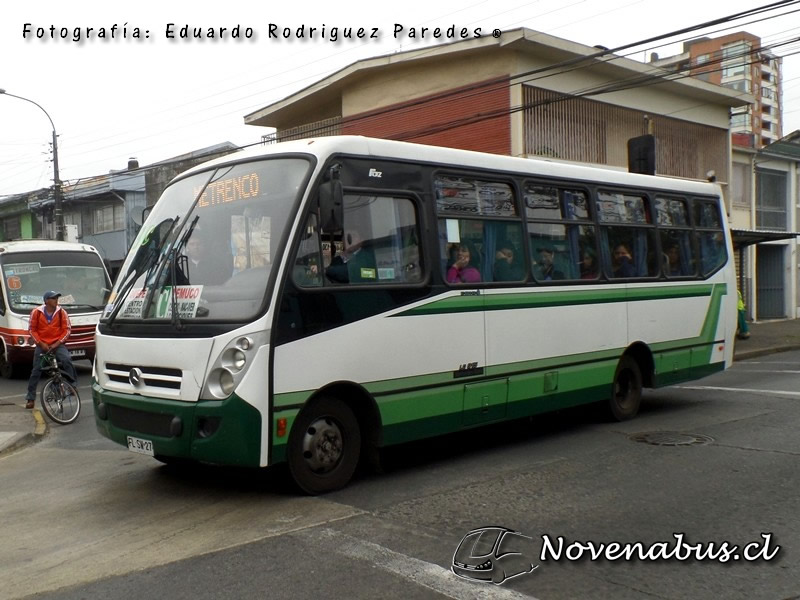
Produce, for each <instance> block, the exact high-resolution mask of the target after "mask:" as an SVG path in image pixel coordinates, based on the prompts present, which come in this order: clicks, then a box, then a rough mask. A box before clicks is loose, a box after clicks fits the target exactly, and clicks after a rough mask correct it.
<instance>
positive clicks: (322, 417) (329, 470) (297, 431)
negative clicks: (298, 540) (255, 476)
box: [287, 397, 361, 494]
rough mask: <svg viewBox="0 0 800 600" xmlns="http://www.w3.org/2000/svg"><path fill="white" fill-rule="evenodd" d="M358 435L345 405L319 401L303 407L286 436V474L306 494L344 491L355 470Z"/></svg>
mask: <svg viewBox="0 0 800 600" xmlns="http://www.w3.org/2000/svg"><path fill="white" fill-rule="evenodd" d="M360 454H361V431H360V429H359V427H358V420H357V419H356V417H355V415H354V414H353V411H352V410H351V409H350V407H349V406H347V405H346V404H345V403H344V402H340V401H339V400H336V399H334V398H328V397H322V398H319V399H317V400H315V401H312V403H311V404H309V405H308V406H306V407H305V408H304V409H303V410H302V411H301V412H300V414H299V415H298V417H297V420H296V421H295V422H294V424H293V425H292V430H291V432H290V433H289V446H288V457H287V458H288V462H289V472H290V473H291V474H292V478H293V479H294V481H295V482H296V483H297V485H298V486H299V487H300V489H302V490H303V491H304V492H306V493H307V494H322V493H325V492H331V491H333V490H338V489H339V488H342V487H344V486H345V485H347V483H348V482H349V481H350V478H351V477H352V476H353V473H354V472H355V470H356V467H357V466H358V459H359V455H360Z"/></svg>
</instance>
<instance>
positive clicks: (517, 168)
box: [173, 135, 720, 195]
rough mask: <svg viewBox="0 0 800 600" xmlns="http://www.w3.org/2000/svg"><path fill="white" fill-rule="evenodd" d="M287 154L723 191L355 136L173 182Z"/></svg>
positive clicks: (274, 150)
mask: <svg viewBox="0 0 800 600" xmlns="http://www.w3.org/2000/svg"><path fill="white" fill-rule="evenodd" d="M286 153H295V154H296V153H302V154H311V155H314V156H317V157H320V158H321V159H323V160H324V159H325V158H327V157H328V156H330V155H332V154H349V155H358V156H374V157H376V158H385V159H399V160H404V161H413V162H417V163H428V164H445V165H453V166H454V167H462V168H464V167H466V168H474V169H479V170H489V171H495V172H509V173H517V174H530V175H541V176H548V177H559V178H567V179H574V180H583V181H598V182H604V183H609V184H617V185H628V186H636V187H640V188H652V189H670V190H675V191H683V192H686V193H695V194H714V195H720V188H719V185H718V184H712V183H709V182H706V181H699V180H693V179H683V178H678V177H666V176H663V175H642V174H638V173H628V172H627V171H623V170H619V169H614V168H609V167H602V166H591V165H581V164H576V163H567V162H561V161H555V160H548V159H544V158H518V157H514V156H505V155H500V154H488V153H484V152H475V151H471V150H458V149H455V148H446V147H443V146H429V145H425V144H415V143H411V142H398V141H394V140H384V139H378V138H369V137H364V136H355V135H343V136H327V137H318V138H307V139H302V140H293V141H289V142H280V143H277V144H271V145H267V146H256V147H253V148H248V149H245V150H241V151H239V152H235V153H233V154H228V155H226V156H223V157H221V158H217V159H214V160H212V161H209V162H207V163H203V164H200V165H197V166H196V167H193V168H191V169H189V170H188V171H186V172H184V173H182V174H181V175H179V176H178V177H176V178H175V180H173V181H176V180H178V179H182V178H183V177H185V176H187V175H192V174H194V173H197V172H199V171H204V170H206V169H208V168H209V167H216V166H219V165H225V164H229V163H233V162H240V161H246V160H251V159H256V158H260V157H268V156H274V155H276V154H286Z"/></svg>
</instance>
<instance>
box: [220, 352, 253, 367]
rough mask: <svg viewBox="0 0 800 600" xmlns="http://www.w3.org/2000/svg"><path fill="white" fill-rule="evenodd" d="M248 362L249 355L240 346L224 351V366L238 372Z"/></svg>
mask: <svg viewBox="0 0 800 600" xmlns="http://www.w3.org/2000/svg"><path fill="white" fill-rule="evenodd" d="M246 364H247V355H246V354H245V353H244V352H242V351H241V350H239V349H238V348H228V349H227V350H225V352H223V353H222V367H223V368H225V369H228V370H229V371H232V372H234V373H238V372H239V371H241V370H242V369H244V367H245V365H246Z"/></svg>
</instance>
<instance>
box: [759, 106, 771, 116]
mask: <svg viewBox="0 0 800 600" xmlns="http://www.w3.org/2000/svg"><path fill="white" fill-rule="evenodd" d="M761 114H764V115H771V114H772V107H771V106H767V105H766V104H763V105H762V106H761Z"/></svg>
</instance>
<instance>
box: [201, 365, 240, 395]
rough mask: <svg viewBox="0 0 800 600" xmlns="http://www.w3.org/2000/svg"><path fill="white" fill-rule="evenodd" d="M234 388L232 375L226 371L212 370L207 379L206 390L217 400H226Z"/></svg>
mask: <svg viewBox="0 0 800 600" xmlns="http://www.w3.org/2000/svg"><path fill="white" fill-rule="evenodd" d="M234 387H235V384H234V380H233V373H231V372H230V371H228V369H214V370H213V371H211V376H210V377H209V378H208V390H209V391H210V392H211V393H212V394H213V395H214V396H216V397H217V398H227V397H228V396H230V395H231V394H232V393H233V388H234Z"/></svg>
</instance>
